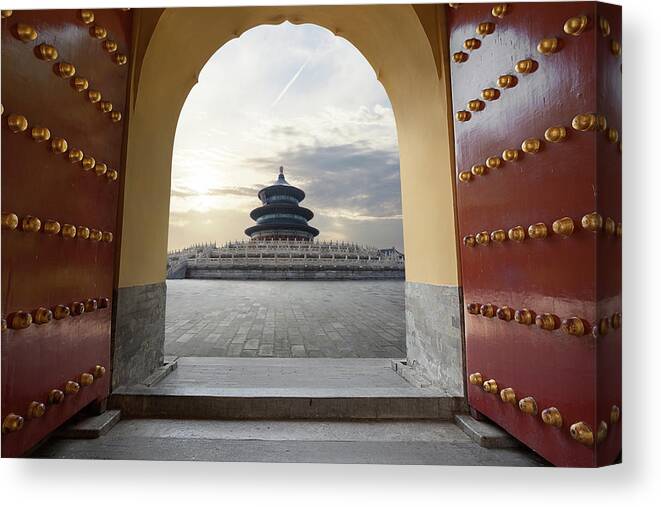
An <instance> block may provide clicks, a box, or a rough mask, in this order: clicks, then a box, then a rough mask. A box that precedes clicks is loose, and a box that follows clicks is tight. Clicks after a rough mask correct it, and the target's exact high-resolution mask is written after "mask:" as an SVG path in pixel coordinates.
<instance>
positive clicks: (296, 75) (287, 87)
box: [271, 55, 312, 107]
mask: <svg viewBox="0 0 661 507" xmlns="http://www.w3.org/2000/svg"><path fill="white" fill-rule="evenodd" d="M310 60H312V55H310V56H309V57H308V59H307V60H305V62H303V65H301V66H300V68H299V69H298V70H297V71H296V73H295V74H294V76H293V77H292V78H291V79H290V80H289V83H287V84H286V85H285V87H284V88H283V89H282V91H281V92H280V95H278V97H277V98H276V99H275V100H274V101H273V103H272V104H271V107H274V106H275V105H276V104H277V103H278V102H280V99H282V97H284V96H285V93H287V90H289V87H290V86H291V85H293V84H294V81H296V80H297V79H298V76H300V75H301V72H303V69H304V68H305V66H306V65H307V64H308V63H310Z"/></svg>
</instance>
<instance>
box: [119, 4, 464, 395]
mask: <svg viewBox="0 0 661 507" xmlns="http://www.w3.org/2000/svg"><path fill="white" fill-rule="evenodd" d="M285 20H287V21H290V22H291V23H294V24H300V23H312V24H316V25H319V26H322V27H324V28H327V29H328V30H330V31H332V32H333V33H335V34H336V35H339V36H342V37H344V38H346V39H347V40H349V41H350V42H351V43H352V44H353V45H354V46H355V47H356V48H357V49H358V50H359V51H360V52H361V53H362V54H363V55H364V56H365V58H366V59H367V61H368V62H369V63H370V64H371V65H372V67H373V68H374V70H375V72H376V75H377V78H378V79H379V80H380V81H381V83H382V84H383V86H384V88H385V90H386V92H387V94H388V96H389V98H390V102H391V104H392V106H393V111H394V115H395V119H396V123H397V135H398V141H399V149H400V171H401V188H402V212H403V217H404V218H403V230H404V244H405V249H406V279H407V348H408V350H409V353H408V356H409V362H410V363H416V364H419V365H420V366H421V367H422V369H423V370H424V371H425V372H426V373H427V374H428V375H429V376H430V377H431V378H432V379H433V380H434V381H435V382H436V383H441V384H443V385H444V386H445V387H446V388H448V389H449V390H450V392H453V393H455V394H457V393H460V392H463V387H462V385H463V382H462V373H461V360H462V357H461V336H460V333H459V335H458V338H457V337H456V336H452V337H451V341H452V344H451V346H450V347H449V348H448V344H447V343H444V342H443V340H441V341H440V342H439V340H438V337H437V336H432V335H433V334H434V333H435V331H433V330H432V327H433V325H432V323H431V321H429V319H430V318H431V317H430V316H431V314H432V313H433V312H437V311H438V310H439V309H438V308H433V307H434V306H437V305H438V301H436V299H438V298H441V299H443V301H441V304H443V305H444V306H448V304H447V301H445V299H447V297H448V295H449V297H450V300H451V302H452V304H451V305H449V306H448V308H450V307H452V308H451V310H452V316H453V317H455V316H456V318H457V321H458V319H459V309H458V305H459V298H458V285H459V283H458V269H457V252H456V233H455V214H454V197H453V188H454V181H453V170H452V169H451V168H452V165H453V164H452V159H451V157H452V150H451V142H450V131H449V129H450V128H451V126H450V125H449V124H448V100H449V96H448V91H447V90H448V89H449V87H448V86H447V85H448V80H449V78H448V72H447V66H446V65H447V63H446V58H445V57H444V56H443V55H446V54H447V49H446V47H445V45H444V44H445V42H444V41H445V35H444V29H445V17H444V6H440V5H424V6H415V7H414V6H412V5H369V6H292V7H236V8H233V7H232V8H230V7H225V8H183V9H140V10H136V11H135V14H134V45H133V51H132V55H131V66H132V69H131V84H130V86H131V89H130V108H129V114H128V121H129V124H128V138H127V143H126V163H125V174H124V191H123V219H122V227H121V254H120V258H119V267H118V283H117V285H118V289H119V290H118V300H117V301H116V303H117V325H116V331H115V343H116V345H115V349H116V352H115V355H116V356H117V354H118V353H117V349H118V345H119V346H120V347H119V348H121V341H122V340H123V339H124V338H123V337H122V335H121V334H122V333H121V328H122V323H123V321H122V319H124V318H126V319H129V318H130V317H128V313H130V311H129V309H128V308H126V309H125V308H124V303H123V301H122V299H125V300H127V301H134V297H132V296H127V297H125V298H123V297H122V293H123V292H124V293H127V294H128V292H129V291H131V289H132V288H133V289H134V291H143V292H144V290H145V289H144V288H145V287H148V286H151V285H154V284H162V283H163V281H164V279H165V274H166V249H167V235H168V219H169V198H170V171H171V165H172V164H171V162H172V160H171V159H172V146H173V142H174V136H175V131H176V126H177V121H178V118H179V113H180V111H181V108H182V106H183V104H184V101H185V100H186V97H187V95H188V93H189V91H190V89H191V88H192V87H193V86H194V85H195V83H196V81H197V76H198V73H199V71H200V70H201V68H202V67H203V66H204V64H205V63H206V62H207V60H208V59H209V58H210V57H211V55H212V54H213V53H215V52H216V51H217V50H218V48H220V47H221V46H222V45H223V44H225V43H226V42H228V41H229V40H231V39H233V38H236V37H239V36H240V35H241V34H242V33H243V32H245V31H246V30H249V29H250V28H253V27H255V26H258V25H262V24H279V23H282V22H283V21H285ZM229 78H230V79H231V76H230V77H229ZM419 286H423V287H422V288H421V287H419ZM427 286H429V287H441V288H442V290H441V291H440V292H439V293H438V294H435V293H434V294H428V293H427V292H428V289H426V288H425V287H427ZM448 291H449V292H448ZM432 292H434V291H433V290H432ZM455 301H456V304H455ZM409 302H410V303H411V304H410V305H409ZM126 304H128V303H126ZM131 311H133V310H131ZM455 314H456V315H455ZM125 315H126V317H125ZM409 322H410V323H411V326H413V328H411V329H409V327H410V326H409ZM430 326H431V327H430ZM134 327H135V326H134ZM134 331H135V330H134ZM450 331H451V330H450ZM409 335H410V336H409ZM437 342H439V343H437ZM455 342H456V343H455ZM134 348H135V347H128V348H127V350H129V349H134ZM120 356H121V354H120ZM441 356H447V357H449V358H450V362H451V367H452V368H451V370H452V371H449V370H448V369H447V364H442V361H446V362H447V359H441ZM439 361H440V362H439ZM115 363H116V364H117V361H115ZM117 383H123V382H122V380H120V381H117V382H115V384H117Z"/></svg>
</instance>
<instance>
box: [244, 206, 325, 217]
mask: <svg viewBox="0 0 661 507" xmlns="http://www.w3.org/2000/svg"><path fill="white" fill-rule="evenodd" d="M269 213H291V214H292V215H298V216H301V217H303V218H305V219H306V220H312V217H313V216H314V213H313V212H312V210H309V209H308V208H304V207H302V206H296V205H294V204H265V205H264V206H260V207H259V208H255V209H254V210H252V211H251V212H250V218H252V219H253V220H257V219H258V218H259V217H261V216H264V215H268V214H269Z"/></svg>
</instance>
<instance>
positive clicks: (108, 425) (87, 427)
mask: <svg viewBox="0 0 661 507" xmlns="http://www.w3.org/2000/svg"><path fill="white" fill-rule="evenodd" d="M120 418H121V412H120V411H119V410H106V411H105V412H103V413H102V414H100V415H97V416H93V417H86V418H85V419H81V420H79V421H75V422H72V423H69V424H66V425H65V426H64V427H62V428H61V429H60V430H58V432H57V436H58V437H59V438H82V439H89V438H99V437H100V436H102V435H105V434H106V433H108V432H109V431H110V430H111V429H112V428H113V426H115V424H117V423H118V422H119V420H120Z"/></svg>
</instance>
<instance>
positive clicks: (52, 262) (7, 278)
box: [2, 9, 131, 456]
mask: <svg viewBox="0 0 661 507" xmlns="http://www.w3.org/2000/svg"><path fill="white" fill-rule="evenodd" d="M6 14H7V12H6V11H3V19H2V106H3V114H2V212H3V228H2V317H3V331H2V420H3V423H6V424H5V426H4V427H3V435H2V455H3V456H19V455H21V454H23V453H25V452H26V451H27V450H29V449H30V448H31V447H33V446H34V445H35V444H36V443H37V442H39V441H40V440H41V439H43V438H44V437H45V436H47V435H48V434H49V433H50V432H52V431H53V429H55V428H56V427H58V426H59V425H61V424H62V423H63V422H64V421H66V420H67V419H69V418H70V417H71V416H72V415H74V414H75V413H76V412H78V411H79V410H80V409H82V408H83V407H85V406H86V405H88V404H90V403H91V402H94V401H97V400H102V399H104V398H106V397H107V396H108V393H109V385H110V369H109V365H110V323H111V304H112V301H110V298H111V296H112V291H113V274H114V272H113V270H114V258H115V252H114V249H115V247H116V244H117V242H116V239H117V236H116V227H117V223H118V217H117V203H118V196H119V188H120V187H119V185H120V181H121V179H122V177H121V174H122V171H121V169H120V165H121V156H122V139H123V135H124V124H125V121H124V120H125V118H124V117H120V116H121V115H123V114H124V110H125V100H126V83H127V75H128V65H126V64H125V62H124V63H122V62H123V58H122V56H118V55H128V54H129V49H130V48H129V46H130V37H131V14H130V12H128V11H122V10H120V9H113V10H95V11H93V15H94V18H95V19H94V21H92V22H90V23H85V22H84V21H83V20H82V17H81V11H77V10H44V11H13V12H11V15H9V16H6ZM88 21H89V18H88ZM104 29H105V36H104ZM95 31H96V36H95V35H94V32H95ZM108 41H112V42H114V43H116V47H117V49H116V50H114V51H113V49H114V45H113V44H111V43H110V42H108ZM42 44H45V45H50V46H52V48H55V50H56V52H57V54H56V55H55V54H54V53H53V52H52V49H51V48H48V47H47V46H42ZM44 48H45V49H44ZM61 64H71V65H73V67H74V68H73V69H72V68H71V67H69V66H67V65H61ZM76 78H85V79H86V80H87V83H88V88H87V89H84V90H83V89H81V90H80V91H78V89H77V88H76V87H75V84H76V82H75V81H74V80H75V79H76ZM78 84H80V81H78ZM80 88H82V86H81V87H80ZM90 91H97V92H100V99H99V100H98V101H97V102H93V101H92V100H91V99H96V98H98V97H96V94H95V93H91V94H90V93H89V92H90ZM110 104H111V105H112V110H109V109H110ZM12 115H21V116H22V117H24V118H25V119H26V120H27V124H28V126H27V129H25V130H23V131H21V130H20V129H21V127H22V126H24V125H21V121H20V118H18V119H17V117H16V116H12ZM12 127H13V129H14V130H18V131H17V132H14V131H13V130H12ZM33 127H45V128H47V129H48V130H49V132H50V139H48V140H46V139H44V140H42V141H40V142H38V141H37V140H35V139H34V138H33V135H32V134H33V131H32V128H33ZM38 133H39V132H36V134H38ZM42 133H43V131H42ZM55 139H65V140H66V147H65V146H63V144H61V143H60V144H59V145H58V144H57V143H53V140H55ZM58 149H59V151H58ZM76 149H77V150H82V152H83V154H84V156H85V157H88V156H89V157H92V158H94V159H95V167H93V168H89V169H88V170H85V169H84V168H83V162H85V163H87V162H88V161H87V160H86V159H85V160H83V161H76V160H75V158H74V159H73V160H71V159H70V157H72V156H73V155H74V154H75V153H76V151H75V150H76ZM102 164H105V169H106V171H105V172H104V171H103V169H104V166H103V165H102ZM90 165H91V164H90ZM114 171H117V173H116V174H115V173H114ZM113 176H116V178H115V179H113ZM29 216H32V217H37V218H38V219H39V220H40V222H41V225H40V227H39V230H38V231H36V232H29V230H24V227H23V222H24V219H25V218H26V217H29ZM16 218H17V219H18V224H17V226H16V227H15V228H14V227H13V225H14V224H13V223H12V221H13V220H15V219H16ZM49 221H51V222H49ZM65 224H68V225H69V226H75V227H76V235H75V237H68V236H67V235H68V234H70V230H71V228H70V227H65ZM58 225H59V228H60V230H59V231H57V228H58ZM49 227H51V228H50V229H49ZM85 228H87V229H89V231H90V232H89V237H86V236H87V234H86V230H85ZM28 229H29V227H28ZM49 231H50V232H49ZM98 235H101V239H99V238H98ZM105 298H107V299H105ZM94 301H96V305H97V309H94ZM74 302H82V303H85V302H87V308H86V310H87V311H84V312H83V313H82V314H80V315H73V314H72V315H71V316H68V317H63V318H61V319H56V318H52V319H51V320H49V321H48V318H47V317H46V319H45V320H47V322H45V323H42V324H38V323H37V322H36V321H37V318H38V316H37V313H36V310H37V309H39V308H43V309H45V310H43V311H44V312H46V311H47V310H51V312H55V309H56V307H57V306H58V305H63V306H66V307H68V308H69V309H70V310H73V309H74V308H75V307H76V305H74V304H73V303H74ZM17 312H26V313H29V314H31V316H32V320H33V323H32V324H31V325H29V326H28V327H26V328H21V325H20V321H21V319H22V317H24V316H23V315H22V314H18V315H17ZM5 327H6V329H5ZM97 365H98V366H101V367H103V368H106V370H107V371H106V372H105V374H102V371H101V370H100V369H98V368H96V367H97ZM86 374H92V378H91V380H92V383H91V384H90V385H85V384H86V382H89V381H90V377H89V376H87V375H86ZM69 381H71V382H76V383H77V384H78V385H79V386H80V389H79V391H78V392H77V393H74V392H73V391H71V392H69V393H67V392H66V385H67V382H69ZM72 386H73V385H70V387H72ZM73 387H74V388H75V386H73ZM53 390H61V391H63V392H65V395H64V399H63V401H62V402H61V403H52V401H54V400H51V402H50V403H49V395H50V393H51V392H52V391H53ZM33 402H37V403H43V404H44V406H45V413H44V414H43V415H42V416H40V417H37V415H38V412H39V409H37V410H36V411H32V412H30V409H29V407H30V404H31V403H33ZM42 408H43V407H42ZM16 416H20V417H22V418H23V419H24V422H23V425H22V427H21V428H20V429H18V427H19V426H20V420H19V419H17V418H16Z"/></svg>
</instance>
